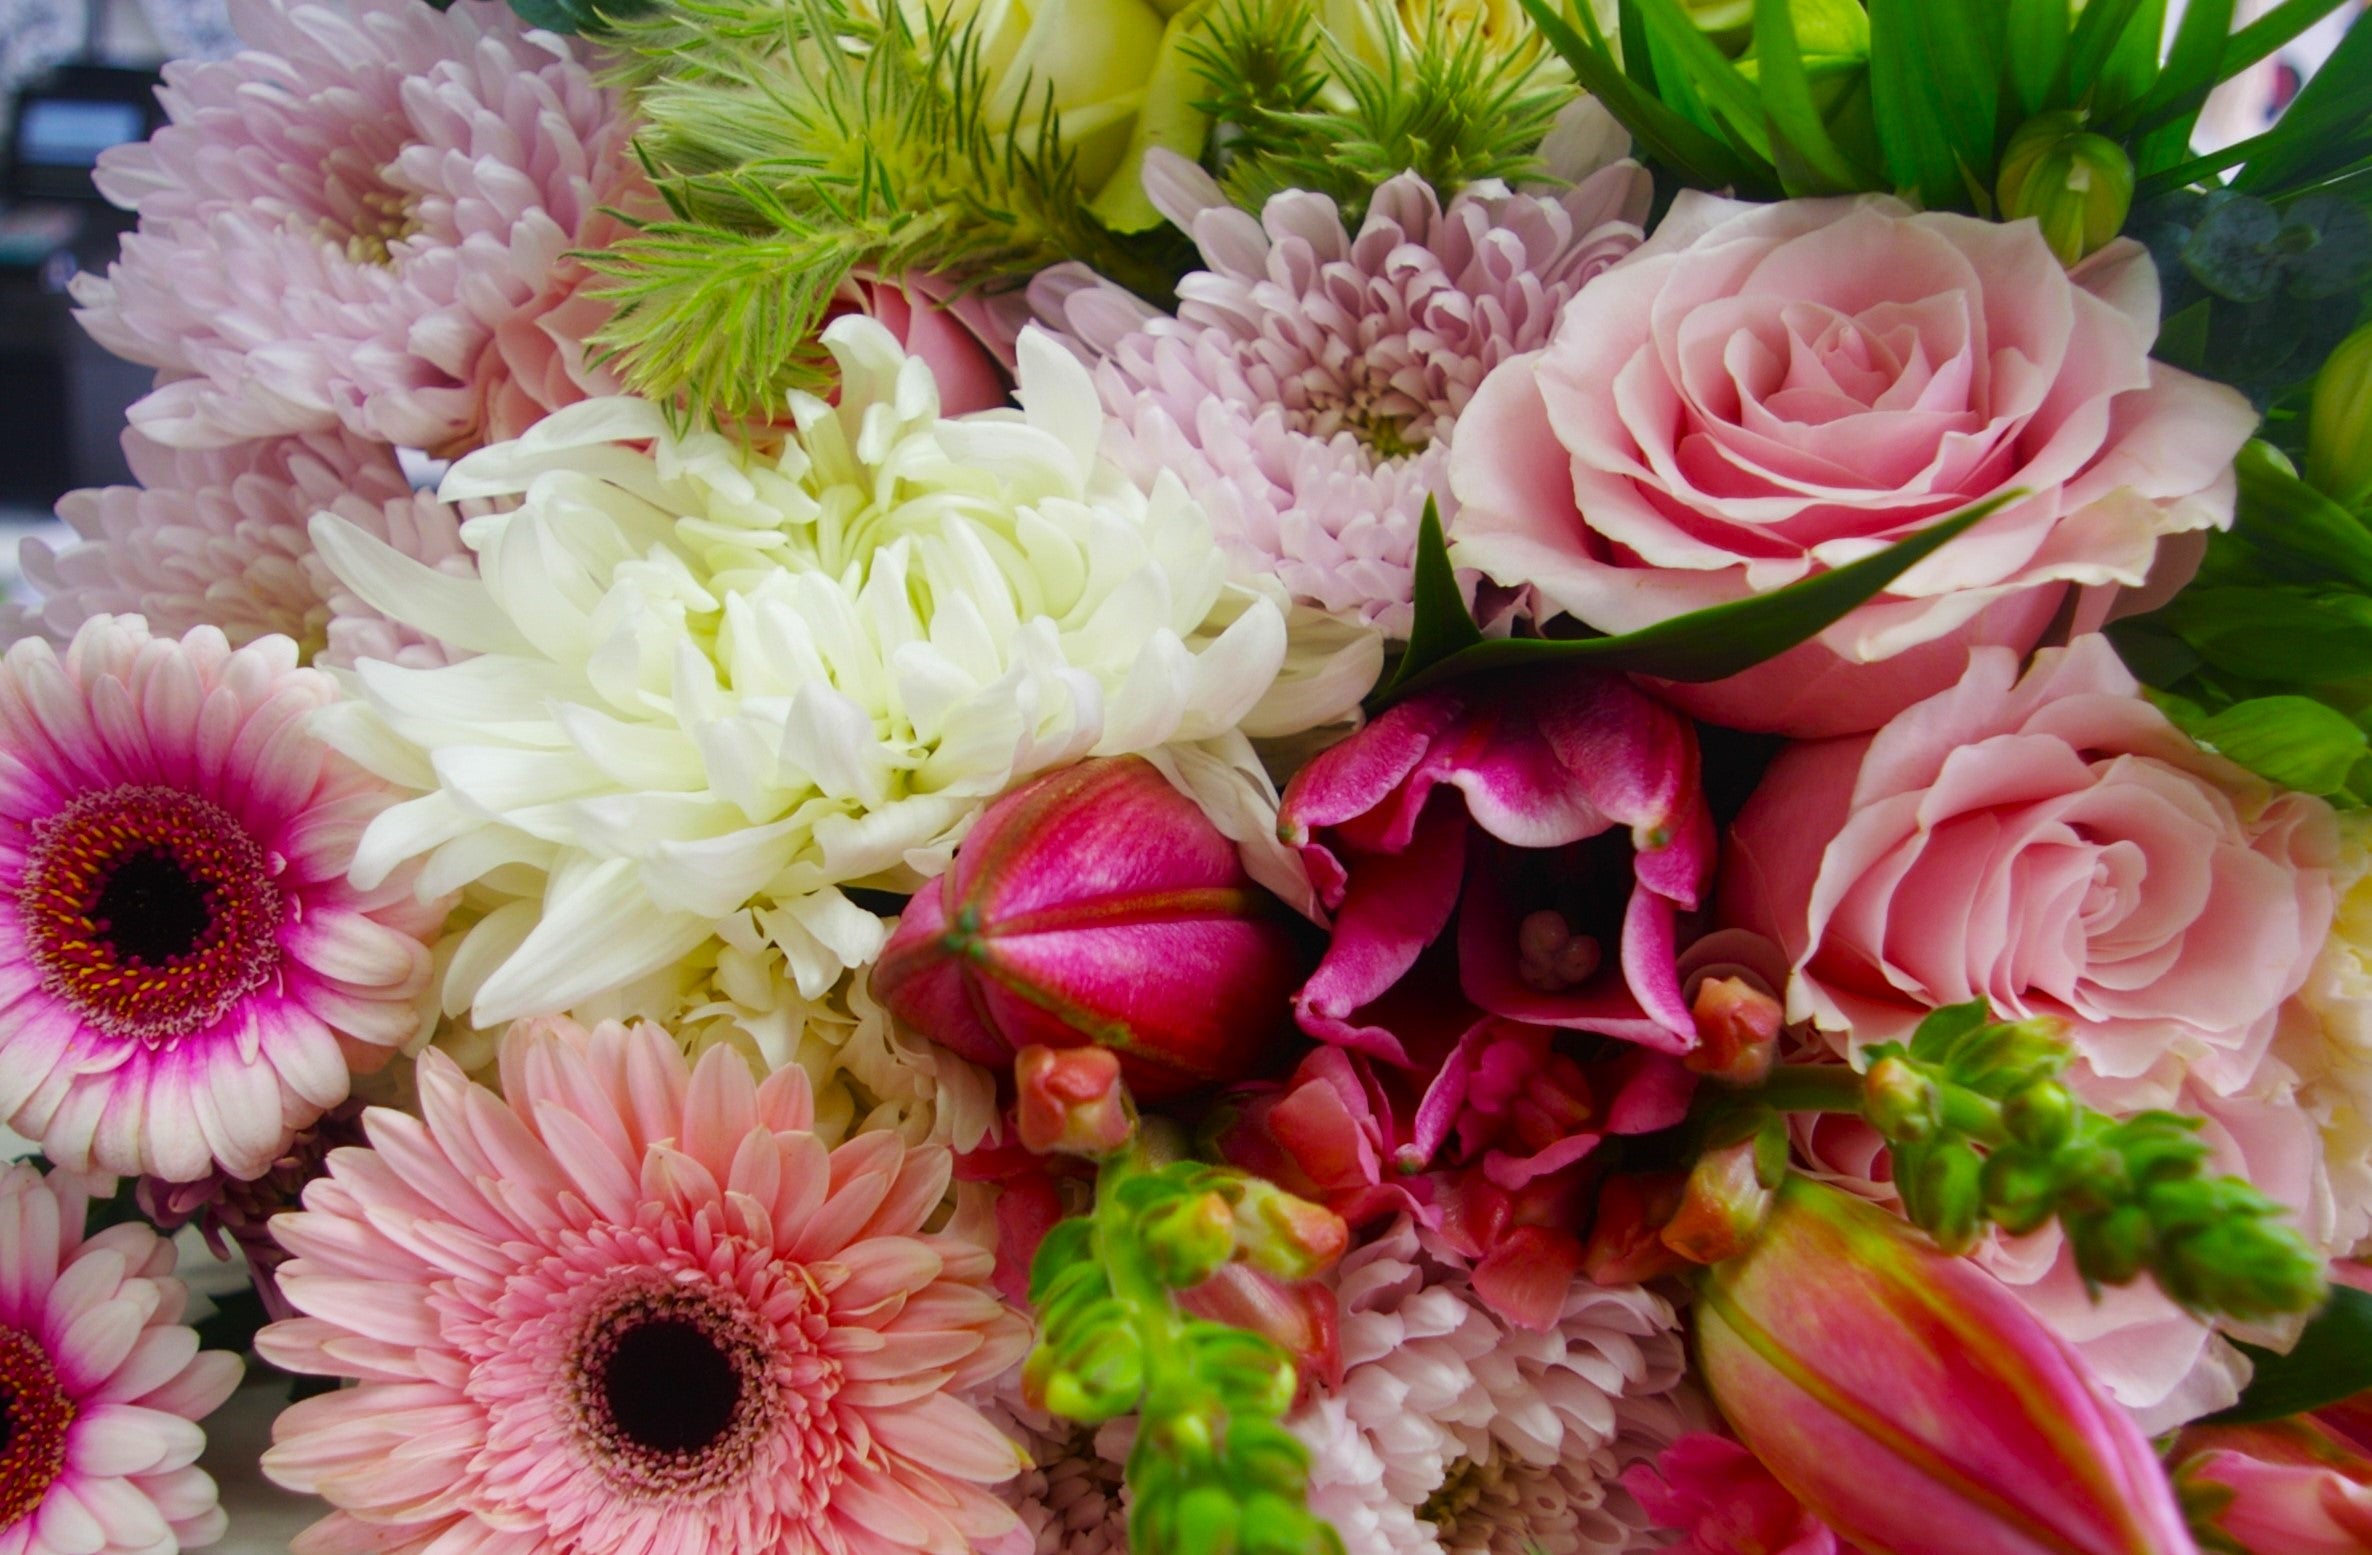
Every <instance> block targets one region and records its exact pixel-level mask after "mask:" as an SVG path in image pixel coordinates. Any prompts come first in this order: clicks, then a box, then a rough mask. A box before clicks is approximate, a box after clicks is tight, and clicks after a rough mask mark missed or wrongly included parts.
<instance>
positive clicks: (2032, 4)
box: [2005, 0, 2070, 118]
mask: <svg viewBox="0 0 2372 1555" xmlns="http://www.w3.org/2000/svg"><path fill="white" fill-rule="evenodd" d="M2069 21H2070V15H2069V11H2068V0H2009V3H2008V6H2007V7H2006V17H2005V25H2006V31H2007V34H2008V41H2007V46H2006V50H2005V51H2006V52H2007V53H2008V55H2009V78H2010V91H2011V94H2012V96H2013V98H2014V100H2015V101H2016V102H2017V104H2018V111H2019V112H2020V113H2021V114H2023V115H2025V116H2026V117H2028V118H2032V117H2033V116H2034V115H2036V114H2038V113H2041V112H2042V111H2043V110H2044V109H2045V108H2063V107H2065V106H2066V105H2067V81H2066V73H2067V29H2068V25H2069Z"/></svg>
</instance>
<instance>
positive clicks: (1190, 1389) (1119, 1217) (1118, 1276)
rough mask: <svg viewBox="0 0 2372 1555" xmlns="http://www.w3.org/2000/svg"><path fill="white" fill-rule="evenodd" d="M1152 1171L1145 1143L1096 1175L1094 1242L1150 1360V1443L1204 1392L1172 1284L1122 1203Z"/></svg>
mask: <svg viewBox="0 0 2372 1555" xmlns="http://www.w3.org/2000/svg"><path fill="white" fill-rule="evenodd" d="M1148 1169H1150V1163H1149V1160H1148V1158H1147V1155H1146V1152H1145V1146H1144V1143H1143V1141H1142V1140H1141V1139H1139V1140H1135V1141H1131V1142H1130V1144H1129V1147H1128V1149H1127V1151H1126V1152H1125V1153H1124V1154H1121V1155H1119V1156H1115V1157H1113V1158H1112V1159H1110V1160H1107V1161H1106V1162H1104V1164H1103V1168H1102V1170H1101V1171H1099V1172H1098V1173H1097V1174H1096V1187H1095V1242H1096V1253H1097V1256H1098V1257H1099V1258H1100V1259H1101V1260H1102V1263H1103V1266H1104V1275H1105V1278H1106V1279H1108V1280H1109V1281H1111V1285H1112V1294H1113V1296H1115V1297H1116V1298H1118V1299H1119V1301H1120V1302H1121V1303H1122V1304H1123V1305H1124V1306H1126V1307H1127V1308H1128V1310H1129V1313H1130V1316H1131V1318H1132V1320H1133V1321H1134V1322H1135V1324H1136V1328H1137V1336H1138V1338H1139V1340H1140V1341H1141V1342H1142V1344H1143V1350H1144V1357H1145V1394H1144V1401H1143V1403H1142V1404H1140V1405H1139V1407H1138V1418H1139V1421H1140V1430H1141V1431H1142V1432H1143V1433H1144V1436H1143V1439H1144V1440H1145V1441H1147V1442H1154V1441H1168V1440H1171V1439H1174V1437H1175V1435H1176V1434H1177V1433H1176V1432H1175V1430H1174V1427H1175V1425H1176V1423H1177V1422H1179V1421H1181V1420H1182V1419H1183V1418H1184V1417H1185V1416H1187V1415H1190V1414H1193V1413H1195V1411H1196V1405H1197V1401H1198V1400H1199V1399H1200V1397H1201V1395H1202V1391H1203V1390H1202V1388H1201V1386H1200V1384H1199V1381H1198V1379H1197V1378H1196V1376H1195V1374H1194V1368H1193V1366H1192V1364H1191V1363H1190V1362H1189V1360H1188V1359H1187V1348H1186V1345H1185V1342H1184V1340H1185V1327H1186V1323H1185V1319H1184V1318H1183V1317H1182V1316H1181V1315H1180V1314H1179V1311H1178V1304H1177V1302H1176V1300H1175V1299H1174V1298H1173V1296H1172V1295H1171V1293H1170V1289H1169V1287H1168V1286H1166V1285H1164V1284H1163V1283H1162V1282H1161V1277H1160V1275H1159V1274H1158V1273H1156V1272H1155V1268H1154V1261H1153V1256H1152V1254H1151V1252H1150V1251H1149V1250H1148V1249H1147V1248H1146V1247H1145V1245H1144V1242H1143V1240H1142V1238H1140V1237H1139V1236H1138V1235H1137V1227H1136V1220H1135V1217H1134V1216H1133V1215H1131V1214H1130V1212H1129V1210H1128V1207H1127V1206H1126V1205H1124V1204H1123V1203H1122V1202H1121V1197H1120V1189H1121V1186H1122V1184H1124V1183H1126V1182H1127V1181H1128V1180H1129V1179H1130V1178H1132V1177H1135V1176H1138V1175H1139V1174H1141V1173H1143V1172H1145V1171H1147V1170H1148Z"/></svg>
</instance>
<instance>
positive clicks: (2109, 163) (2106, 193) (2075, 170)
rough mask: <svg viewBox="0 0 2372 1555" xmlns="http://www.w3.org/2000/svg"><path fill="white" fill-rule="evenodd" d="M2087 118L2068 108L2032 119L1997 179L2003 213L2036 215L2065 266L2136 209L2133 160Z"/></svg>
mask: <svg viewBox="0 0 2372 1555" xmlns="http://www.w3.org/2000/svg"><path fill="white" fill-rule="evenodd" d="M2083 124H2084V121H2083V116H2082V115H2081V114H2077V113H2070V112H2064V111H2062V112H2056V113H2044V114H2037V115H2035V116H2034V117H2033V118H2031V119H2029V120H2027V121H2026V122H2025V123H2024V124H2023V125H2021V126H2019V129H2018V132H2017V133H2016V134H2015V135H2012V136H2011V137H2010V143H2009V146H2008V147H2007V148H2006V149H2005V150H2004V151H2003V152H2002V158H2001V178H2000V180H1999V181H1998V182H1997V183H1996V184H1995V185H1994V195H1995V198H1996V199H1998V200H1999V201H2000V204H2001V215H2002V219H2003V220H2004V221H2017V220H2019V219H2020V218H2022V217H2027V216H2031V217H2033V218H2034V219H2035V220H2036V221H2038V222H2040V223H2041V224H2042V229H2043V240H2044V241H2045V242H2047V243H2049V244H2050V245H2051V251H2052V252H2053V253H2055V254H2057V255H2058V256H2059V259H2060V262H2061V263H2062V264H2068V265H2072V264H2074V263H2075V262H2076V261H2077V260H2079V259H2082V258H2083V257H2084V256H2085V255H2086V254H2089V253H2092V252H2094V251H2095V250H2097V249H2099V248H2100V247H2102V246H2103V245H2104V244H2106V243H2107V242H2108V240H2109V239H2111V238H2113V237H2115V236H2116V235H2117V233H2118V232H2119V231H2121V230H2122V229H2123V228H2124V225H2125V216H2126V213H2127V212H2129V211H2131V210H2132V208H2133V159H2132V158H2130V157H2128V156H2126V155H2125V152H2124V149H2123V148H2122V147H2120V146H2119V145H2118V144H2117V143H2116V142H2115V141H2113V140H2110V139H2109V138H2108V137H2107V136H2105V135H2095V134H2092V133H2091V132H2090V131H2088V130H2086V129H2085V128H2084V127H2083Z"/></svg>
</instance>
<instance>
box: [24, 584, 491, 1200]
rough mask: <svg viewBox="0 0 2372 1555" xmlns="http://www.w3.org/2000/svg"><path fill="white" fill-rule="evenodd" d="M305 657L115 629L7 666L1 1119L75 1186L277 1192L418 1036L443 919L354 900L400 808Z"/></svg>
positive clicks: (401, 900) (370, 895)
mask: <svg viewBox="0 0 2372 1555" xmlns="http://www.w3.org/2000/svg"><path fill="white" fill-rule="evenodd" d="M296 656H297V649H296V644H295V643H293V642H291V641H290V640H289V639H287V638H285V637H266V638H261V639H259V640H257V641H256V642H253V643H250V644H248V645H247V646H246V647H244V648H240V649H237V650H233V649H232V648H231V646H230V644H229V643H228V642H227V641H225V640H224V638H223V635H222V634H221V633H220V632H219V631H216V630H215V629H214V628H212V627H201V628H199V629H197V630H194V631H192V632H191V633H190V634H189V635H188V636H187V637H186V638H182V639H180V640H178V641H177V640H175V639H173V638H169V637H155V636H151V635H150V633H149V631H148V629H147V627H146V626H145V625H143V624H142V622H141V621H140V619H139V618H138V617H136V616H123V617H117V616H99V617H95V618H93V619H92V620H91V621H89V622H87V623H86V624H85V625H84V626H83V628H82V629H81V630H80V631H79V632H77V633H76V634H75V637H74V641H73V644H72V645H71V646H70V647H68V648H67V649H66V650H65V652H64V653H62V654H61V653H60V652H58V651H57V650H56V649H54V648H53V647H51V646H50V644H48V643H47V642H44V641H41V640H39V639H26V640H24V641H21V642H18V643H16V644H14V645H12V646H11V647H10V648H9V650H8V653H7V656H6V657H5V658H4V659H0V1121H5V1122H6V1123H7V1125H8V1126H9V1127H10V1128H13V1129H15V1130H16V1131H17V1132H18V1133H21V1134H23V1135H25V1136H26V1137H28V1138H30V1139H34V1140H37V1141H39V1143H40V1145H41V1148H42V1150H43V1151H44V1152H45V1153H46V1154H47V1155H48V1156H49V1158H50V1159H51V1160H52V1161H55V1162H57V1163H58V1164H59V1165H61V1166H64V1167H68V1168H70V1169H72V1170H76V1171H84V1170H97V1171H103V1172H115V1173H122V1174H126V1175H129V1174H143V1175H149V1176H155V1177H162V1178H166V1179H168V1180H171V1181H186V1180H189V1179H192V1178H196V1177H200V1176H203V1175H204V1174H205V1173H207V1172H208V1171H209V1170H211V1169H213V1168H215V1167H217V1166H219V1167H220V1168H221V1169H222V1170H223V1171H226V1172H228V1173H230V1174H231V1175H233V1176H235V1177H255V1176H259V1175H261V1174H262V1173H263V1172H264V1171H265V1170H266V1169H267V1168H269V1167H270V1165H271V1164H272V1161H273V1159H274V1158H275V1157H276V1156H278V1155H279V1153H280V1151H281V1149H282V1147H284V1146H285V1145H286V1144H287V1143H288V1141H289V1140H290V1138H291V1137H292V1136H293V1134H294V1132H295V1131H296V1130H297V1129H299V1128H302V1127H304V1126H305V1125H307V1124H309V1123H311V1122H312V1121H313V1120H314V1119H316V1118H318V1117H320V1116H321V1114H322V1113H323V1112H324V1111H325V1110H326V1109H328V1108H330V1107H334V1106H336V1105H337V1104H338V1103H339V1102H342V1101H344V1100H345V1099H346V1092H347V1086H348V1081H349V1077H350V1071H351V1070H353V1069H366V1070H367V1069H371V1068H375V1067H377V1066H378V1064H380V1063H382V1062H384V1061H385V1059H386V1058H387V1056H388V1054H389V1053H390V1051H391V1050H392V1049H393V1048H395V1047H396V1046H397V1045H398V1044H400V1043H401V1042H403V1041H404V1040H405V1039H407V1038H409V1037H411V1036H412V1035H413V1034H414V1032H415V1030H416V1029H417V1028H418V1025H419V1022H420V1013H419V1010H418V1008H417V1005H418V1001H419V999H420V996H421V995H422V993H423V992H424V990H425V989H426V988H427V985H428V977H429V951H428V947H427V943H426V942H427V941H428V940H429V939H430V938H432V937H433V936H434V935H435V933H436V931H437V929H438V927H439V926H440V925H441V924H442V922H443V917H444V912H443V906H442V904H440V903H422V902H421V901H420V900H418V898H417V896H416V895H415V893H414V890H413V881H412V880H411V879H410V878H408V877H407V878H402V879H390V880H388V881H385V882H382V883H380V884H379V885H377V886H376V887H374V888H373V889H371V890H368V891H362V890H357V889H356V888H355V887H353V886H352V885H350V884H349V883H348V882H347V879H346V870H347V867H348V866H349V865H350V864H351V863H352V861H353V855H354V845H355V842H356V840H357V839H358V838H359V837H360V836H361V835H362V830H363V828H364V827H365V826H367V825H368V824H369V823H370V820H371V818H372V817H373V816H375V815H377V814H378V813H379V811H380V810H381V809H383V808H385V807H386V806H387V805H388V804H390V803H392V802H393V801H394V799H395V798H396V797H397V796H396V795H395V794H394V792H393V791H392V790H391V789H389V788H388V787H387V785H385V784H384V783H382V782H380V781H379V780H378V779H376V778H373V777H371V776H369V775H368V774H366V773H364V772H363V771H362V770H361V769H359V768H358V767H356V766H354V765H353V764H352V763H351V762H349V761H347V760H346V759H345V758H344V757H342V756H339V755H337V754H335V753H334V752H332V751H331V750H330V749H329V748H328V747H327V746H324V745H323V744H321V743H320V742H319V741H318V740H316V739H314V738H313V737H312V735H311V734H310V733H309V732H308V728H307V724H308V721H309V719H310V718H311V716H312V714H313V713H314V712H315V711H316V710H318V709H319V708H320V707H321V706H322V705H323V704H325V703H327V702H329V701H331V700H332V699H333V698H334V697H335V696H336V687H335V686H334V684H333V683H332V682H331V681H330V679H329V677H328V676H326V675H324V674H322V673H320V672H319V671H315V670H305V669H299V668H298V667H297V663H296Z"/></svg>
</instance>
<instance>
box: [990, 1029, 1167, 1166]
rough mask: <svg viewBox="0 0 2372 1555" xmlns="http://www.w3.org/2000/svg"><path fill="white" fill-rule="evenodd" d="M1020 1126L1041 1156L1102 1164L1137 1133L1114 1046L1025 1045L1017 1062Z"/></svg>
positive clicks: (1024, 1141) (1027, 1143)
mask: <svg viewBox="0 0 2372 1555" xmlns="http://www.w3.org/2000/svg"><path fill="white" fill-rule="evenodd" d="M1013 1089H1014V1092H1015V1098H1016V1099H1015V1102H1014V1108H1013V1112H1014V1122H1015V1124H1016V1126H1017V1127H1018V1128H1019V1129H1020V1132H1021V1142H1022V1144H1023V1145H1024V1146H1025V1147H1026V1148H1028V1149H1030V1150H1032V1151H1035V1152H1036V1153H1037V1154H1039V1155H1083V1156H1086V1157H1087V1158H1088V1159H1089V1160H1099V1159H1101V1158H1102V1157H1104V1156H1108V1155H1110V1154H1112V1152H1114V1151H1116V1150H1118V1149H1119V1148H1120V1147H1121V1146H1123V1145H1125V1144H1127V1143H1128V1141H1129V1137H1130V1136H1131V1135H1133V1134H1134V1133H1136V1131H1137V1118H1136V1111H1135V1109H1134V1108H1132V1107H1131V1106H1129V1103H1128V1087H1127V1086H1125V1085H1122V1084H1121V1083H1120V1056H1119V1055H1118V1054H1116V1053H1114V1052H1112V1051H1111V1050H1110V1049H1108V1048H1100V1047H1074V1048H1064V1049H1062V1050H1061V1051H1060V1052H1057V1051H1056V1050H1055V1049H1053V1048H1050V1047H1036V1046H1032V1047H1025V1048H1023V1049H1022V1050H1021V1051H1020V1052H1019V1053H1017V1054H1015V1055H1014V1058H1013Z"/></svg>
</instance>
